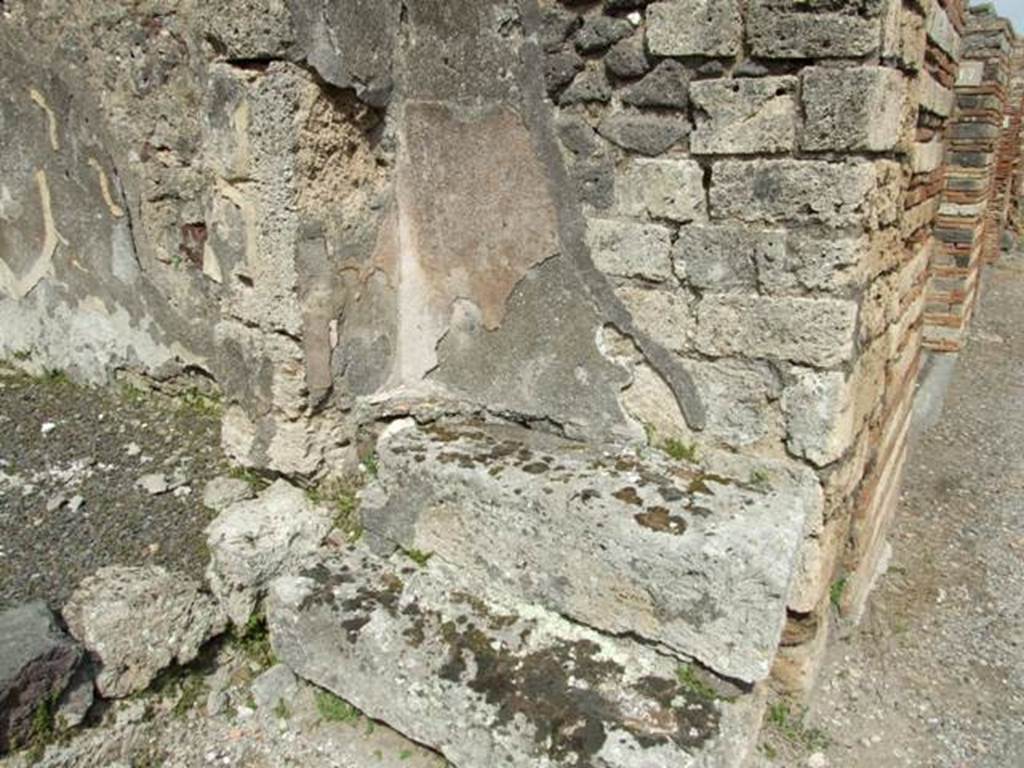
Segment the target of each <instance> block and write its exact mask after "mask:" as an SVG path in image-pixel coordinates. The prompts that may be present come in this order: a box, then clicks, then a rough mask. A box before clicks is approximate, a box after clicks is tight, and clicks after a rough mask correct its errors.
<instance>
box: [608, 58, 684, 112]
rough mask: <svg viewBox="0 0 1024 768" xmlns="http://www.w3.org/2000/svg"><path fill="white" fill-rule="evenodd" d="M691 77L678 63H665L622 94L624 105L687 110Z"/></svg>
mask: <svg viewBox="0 0 1024 768" xmlns="http://www.w3.org/2000/svg"><path fill="white" fill-rule="evenodd" d="M689 88H690V75H689V73H688V72H687V71H686V68H685V67H684V66H683V65H682V64H680V63H679V62H677V61H671V60H669V61H663V62H661V64H659V65H658V66H657V67H655V68H654V70H653V71H652V72H651V73H650V74H648V75H647V76H646V77H644V79H643V80H641V81H640V82H638V83H634V84H633V85H631V86H629V87H628V88H626V89H625V90H624V91H623V92H622V103H623V104H629V105H630V106H633V107H669V108H672V109H686V103H687V94H688V93H689Z"/></svg>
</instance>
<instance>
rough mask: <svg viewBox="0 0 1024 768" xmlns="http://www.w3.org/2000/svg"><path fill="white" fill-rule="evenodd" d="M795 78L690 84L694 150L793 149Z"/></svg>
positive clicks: (751, 150) (729, 151)
mask: <svg viewBox="0 0 1024 768" xmlns="http://www.w3.org/2000/svg"><path fill="white" fill-rule="evenodd" d="M797 83H798V81H797V79H796V78H795V77H765V78H755V79H748V78H743V79H739V80H700V81H698V82H695V83H693V84H692V85H691V86H690V99H691V100H692V101H693V105H694V107H695V108H696V115H697V126H696V128H695V130H694V132H693V137H692V139H691V141H690V145H691V150H692V151H693V153H694V154H748V153H757V152H788V151H790V150H792V149H793V148H794V147H795V146H796V130H797V103H796V89H797Z"/></svg>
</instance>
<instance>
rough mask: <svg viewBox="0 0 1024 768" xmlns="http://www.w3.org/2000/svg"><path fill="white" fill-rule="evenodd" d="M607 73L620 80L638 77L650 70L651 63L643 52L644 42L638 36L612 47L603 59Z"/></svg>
mask: <svg viewBox="0 0 1024 768" xmlns="http://www.w3.org/2000/svg"><path fill="white" fill-rule="evenodd" d="M604 65H605V67H606V68H607V69H608V71H609V72H610V73H611V74H613V75H615V77H621V78H624V79H625V78H634V77H640V76H641V75H643V74H645V73H646V72H647V71H648V70H650V68H651V62H650V60H649V59H648V58H647V52H646V51H645V50H644V41H643V39H642V38H640V37H639V36H636V37H630V38H627V39H625V40H621V41H619V42H618V43H616V44H615V45H613V46H612V48H611V50H610V51H608V53H607V54H606V55H605V57H604Z"/></svg>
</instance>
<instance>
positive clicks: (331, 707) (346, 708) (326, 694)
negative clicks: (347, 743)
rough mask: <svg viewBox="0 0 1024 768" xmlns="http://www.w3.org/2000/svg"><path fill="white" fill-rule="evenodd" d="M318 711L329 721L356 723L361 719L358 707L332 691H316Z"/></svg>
mask: <svg viewBox="0 0 1024 768" xmlns="http://www.w3.org/2000/svg"><path fill="white" fill-rule="evenodd" d="M316 711H317V712H319V713H320V717H321V718H323V719H324V720H326V721H327V722H329V723H354V722H355V721H356V720H358V719H359V710H358V709H356V708H355V707H353V706H352V705H351V704H349V703H348V702H347V701H345V700H344V699H343V698H341V697H340V696H336V695H334V694H333V693H331V692H330V691H324V690H319V691H317V692H316Z"/></svg>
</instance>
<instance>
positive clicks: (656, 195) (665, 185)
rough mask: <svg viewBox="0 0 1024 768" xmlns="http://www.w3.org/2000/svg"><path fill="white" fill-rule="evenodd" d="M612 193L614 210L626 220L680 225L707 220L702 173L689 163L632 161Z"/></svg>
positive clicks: (677, 161) (696, 166) (694, 164)
mask: <svg viewBox="0 0 1024 768" xmlns="http://www.w3.org/2000/svg"><path fill="white" fill-rule="evenodd" d="M615 190H616V208H617V209H618V211H619V212H620V213H622V214H625V215H627V216H638V217H643V218H648V217H649V218H652V219H668V220H670V221H675V222H680V223H684V222H690V221H695V220H702V219H706V218H707V202H706V201H705V192H704V170H703V169H702V168H701V167H700V166H699V165H697V163H696V162H694V161H693V160H648V159H643V158H642V159H636V160H632V161H630V162H629V164H628V165H626V167H625V169H624V170H623V171H621V172H620V175H619V178H618V179H617V180H616V183H615Z"/></svg>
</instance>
